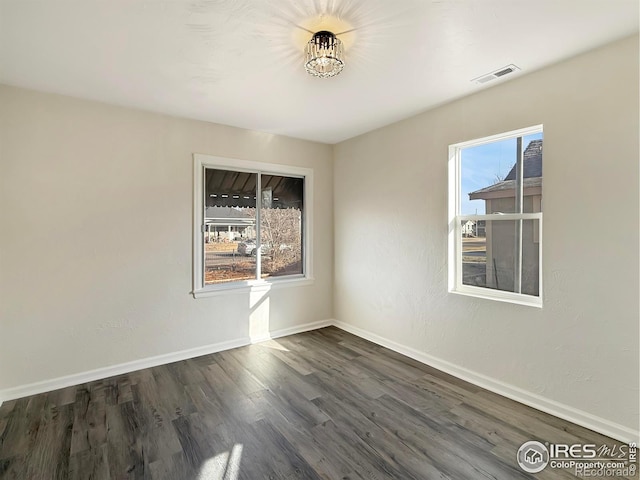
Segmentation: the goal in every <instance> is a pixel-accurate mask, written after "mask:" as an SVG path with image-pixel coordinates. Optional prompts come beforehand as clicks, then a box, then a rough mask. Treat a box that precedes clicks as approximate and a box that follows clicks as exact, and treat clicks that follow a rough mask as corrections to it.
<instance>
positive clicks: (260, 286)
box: [191, 276, 315, 298]
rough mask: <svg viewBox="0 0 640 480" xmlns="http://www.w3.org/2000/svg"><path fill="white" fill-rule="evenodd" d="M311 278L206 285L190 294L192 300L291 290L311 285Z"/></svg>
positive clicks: (312, 280)
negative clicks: (273, 290) (274, 290)
mask: <svg viewBox="0 0 640 480" xmlns="http://www.w3.org/2000/svg"><path fill="white" fill-rule="evenodd" d="M314 281H315V279H314V278H313V277H304V276H295V277H286V278H277V279H273V280H251V281H247V282H233V283H227V284H218V285H208V286H207V287H205V288H201V289H199V290H194V291H193V292H191V294H192V295H193V298H204V297H216V296H219V295H232V294H238V293H240V294H242V293H251V292H258V291H264V290H271V289H279V288H293V287H304V286H307V285H313V283H314Z"/></svg>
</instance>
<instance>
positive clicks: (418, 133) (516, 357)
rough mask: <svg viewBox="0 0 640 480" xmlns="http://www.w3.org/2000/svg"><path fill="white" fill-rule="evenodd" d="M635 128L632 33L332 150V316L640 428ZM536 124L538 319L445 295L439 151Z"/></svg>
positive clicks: (520, 309)
mask: <svg viewBox="0 0 640 480" xmlns="http://www.w3.org/2000/svg"><path fill="white" fill-rule="evenodd" d="M638 116H639V112H638V38H637V37H633V38H629V39H626V40H623V41H621V42H617V43H615V44H612V45H609V46H606V47H604V48H601V49H599V50H596V51H593V52H590V53H587V54H584V55H581V56H579V57H576V58H574V59H571V60H569V61H566V62H563V63H560V64H557V65H554V66H552V67H549V68H546V69H544V70H541V71H538V72H533V73H531V74H529V75H526V76H522V77H521V78H519V79H514V80H511V81H509V82H506V83H504V84H502V85H498V86H496V87H494V88H491V89H488V90H485V91H482V92H479V93H477V94H475V95H472V96H469V97H466V98H463V99H461V100H459V101H456V102H453V103H450V104H448V105H445V106H443V107H441V108H437V109H434V110H431V111H428V112H426V113H424V114H421V115H418V116H416V117H414V118H411V119H409V120H406V121H403V122H400V123H396V124H393V125H390V126H388V127H385V128H383V129H380V130H377V131H374V132H371V133H368V134H365V135H362V136H360V137H357V138H354V139H351V140H349V141H346V142H343V143H341V144H339V145H337V146H336V148H335V153H334V162H335V163H334V178H335V183H334V190H335V200H334V205H335V215H334V216H335V219H334V221H335V224H334V228H335V252H336V256H335V295H334V301H335V307H334V308H335V315H336V318H337V319H338V320H339V321H341V322H344V323H345V324H347V325H350V326H352V327H356V329H361V330H362V331H366V332H369V333H371V334H373V335H377V336H379V337H380V338H383V339H385V341H391V342H394V343H395V344H396V345H401V346H404V347H408V348H409V349H413V351H416V352H422V353H424V354H425V355H428V356H430V357H431V358H433V359H437V360H438V361H441V362H442V363H443V364H446V365H450V366H452V368H460V369H461V371H467V372H471V373H473V374H474V375H475V378H483V379H485V380H486V381H487V382H489V383H491V382H493V384H494V385H498V384H500V385H502V386H504V388H505V389H510V391H512V392H518V394H519V395H521V396H527V395H529V396H530V398H536V399H538V400H541V401H542V400H544V401H545V402H546V405H555V406H557V408H558V409H560V410H563V411H564V412H574V413H576V415H577V416H579V417H580V418H582V419H588V418H589V415H592V416H594V421H595V422H596V423H598V422H600V423H601V424H602V422H604V423H607V422H609V423H610V425H611V426H612V428H613V429H615V428H616V426H619V427H622V428H623V429H624V428H626V429H628V431H629V432H633V431H636V432H637V430H638V404H639V398H638V378H639V371H638V369H639V359H638V337H639V332H638V319H639V310H638V291H639V282H638V213H639V212H638V196H639V189H638V142H639V138H638V130H639V122H638ZM537 124H544V186H543V197H544V246H543V258H544V272H543V282H544V307H543V308H542V309H538V308H533V307H525V306H519V305H512V304H507V303H499V302H495V301H490V300H483V299H476V298H471V297H465V296H461V295H455V294H450V293H447V264H446V261H447V260H446V259H447V198H448V193H447V149H448V145H450V144H453V143H457V142H462V141H465V140H471V139H475V138H479V137H483V136H488V135H491V134H497V133H501V132H505V131H510V130H514V129H518V128H523V127H528V126H533V125H537ZM585 225H588V228H585ZM381 232H385V235H381V234H380V233H381ZM554 402H556V403H554ZM543 403H544V402H543Z"/></svg>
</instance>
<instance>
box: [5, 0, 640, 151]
mask: <svg viewBox="0 0 640 480" xmlns="http://www.w3.org/2000/svg"><path fill="white" fill-rule="evenodd" d="M638 9H639V7H638V0H535V1H533V0H530V1H526V0H451V1H447V0H440V1H437V0H433V1H429V0H41V1H33V0H0V82H1V83H6V84H10V85H18V86H23V87H27V88H33V89H37V90H44V91H50V92H56V93H62V94H66V95H72V96H76V97H82V98H89V99H95V100H100V101H104V102H109V103H114V104H119V105H126V106H133V107H139V108H142V109H146V110H151V111H156V112H162V113H168V114H173V115H179V116H184V117H189V118H194V119H201V120H207V121H211V122H216V123H222V124H226V125H233V126H238V127H243V128H249V129H254V130H259V131H264V132H271V133H277V134H283V135H289V136H293V137H299V138H305V139H310V140H317V141H320V142H326V143H336V142H339V141H341V140H344V139H347V138H350V137H353V136H355V135H358V134H360V133H364V132H366V131H369V130H372V129H374V128H377V127H380V126H383V125H386V124H389V123H392V122H394V121H397V120H400V119H402V118H406V117H409V116H411V115H413V114H415V113H418V112H421V111H424V110H427V109H429V108H430V107H433V106H435V105H438V104H441V103H444V102H446V101H449V100H451V99H454V98H458V97H461V96H464V95H467V94H469V93H471V92H474V91H476V90H479V89H481V88H487V87H490V86H493V85H495V84H496V83H499V82H503V81H508V80H509V79H511V78H516V77H517V76H519V75H524V74H526V73H528V72H531V71H533V70H536V69H538V68H540V67H543V66H545V65H548V64H550V63H554V62H557V61H559V60H561V59H564V58H567V57H570V56H573V55H575V54H577V53H580V52H583V51H586V50H589V49H591V48H594V47H596V46H599V45H602V44H605V43H608V42H610V41H613V40H616V39H618V38H622V37H625V36H628V35H630V34H632V33H634V32H637V31H638V15H639V12H638ZM297 26H301V27H304V28H306V29H308V30H311V31H317V30H320V29H330V30H334V32H335V33H338V31H343V30H349V29H354V30H353V32H352V33H349V34H345V35H342V36H340V37H339V38H342V40H343V42H344V43H345V47H346V53H345V56H346V66H345V69H344V71H343V72H342V73H341V74H340V75H338V76H337V77H333V78H328V79H319V78H315V77H312V76H310V75H309V74H307V73H306V72H305V70H304V67H303V61H302V58H303V54H302V51H303V48H304V44H305V42H306V41H307V40H308V39H309V38H310V37H311V34H310V33H308V32H307V31H305V30H304V29H301V28H298V27H297ZM510 63H513V64H515V65H517V66H519V67H520V68H521V69H522V71H521V72H517V73H515V74H511V75H509V76H508V77H506V78H503V79H501V80H496V81H494V82H490V83H488V84H485V85H484V86H480V85H477V84H475V83H473V82H471V79H473V78H476V77H479V76H481V75H483V74H485V73H489V72H491V71H494V70H496V69H498V68H500V67H502V66H505V65H507V64H510ZM603 74H605V75H611V74H615V72H603Z"/></svg>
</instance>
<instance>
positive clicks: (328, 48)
mask: <svg viewBox="0 0 640 480" xmlns="http://www.w3.org/2000/svg"><path fill="white" fill-rule="evenodd" d="M304 53H305V57H306V63H305V64H304V68H305V69H306V70H307V73H309V74H310V75H315V76H316V77H321V78H326V77H333V76H334V75H337V74H339V73H340V72H341V71H342V69H343V68H344V55H343V50H342V42H341V41H340V40H339V39H338V38H337V37H336V36H335V35H334V34H333V33H331V32H327V31H326V30H323V31H321V32H317V33H314V34H313V37H312V38H311V40H309V43H307V47H306V48H305V52H304Z"/></svg>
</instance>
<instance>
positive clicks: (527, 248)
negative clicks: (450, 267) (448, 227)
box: [462, 220, 540, 296]
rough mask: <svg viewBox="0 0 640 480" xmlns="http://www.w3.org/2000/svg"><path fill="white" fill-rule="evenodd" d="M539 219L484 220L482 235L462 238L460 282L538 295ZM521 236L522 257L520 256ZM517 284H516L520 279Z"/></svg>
mask: <svg viewBox="0 0 640 480" xmlns="http://www.w3.org/2000/svg"><path fill="white" fill-rule="evenodd" d="M538 223H539V222H538V220H522V237H520V221H519V220H487V221H486V222H485V225H484V235H479V236H476V237H465V236H463V238H462V283H463V285H471V286H477V287H486V288H492V289H495V290H502V291H505V292H517V293H524V294H527V295H535V296H538V295H539V280H540V272H539V267H540V263H539V259H540V241H539V237H538V235H539V226H538ZM520 238H522V258H520V251H519V247H520ZM520 278H521V280H520V283H519V281H518V280H519V279H520Z"/></svg>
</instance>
